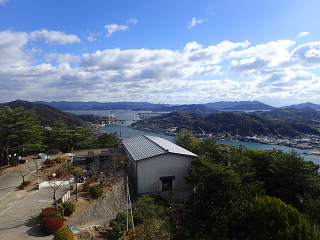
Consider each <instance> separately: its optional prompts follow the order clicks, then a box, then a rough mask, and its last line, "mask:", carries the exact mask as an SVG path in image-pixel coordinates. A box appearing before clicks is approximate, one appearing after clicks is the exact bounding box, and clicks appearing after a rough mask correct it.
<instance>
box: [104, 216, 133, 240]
mask: <svg viewBox="0 0 320 240" xmlns="http://www.w3.org/2000/svg"><path fill="white" fill-rule="evenodd" d="M109 226H110V227H111V228H112V233H113V236H114V237H115V238H116V239H118V238H120V237H121V236H122V235H123V234H124V233H125V230H126V227H127V216H126V213H125V212H118V214H117V216H116V220H113V221H111V222H110V225H109ZM128 227H129V228H131V227H132V222H131V216H130V215H129V216H128Z"/></svg>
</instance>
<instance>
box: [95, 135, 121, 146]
mask: <svg viewBox="0 0 320 240" xmlns="http://www.w3.org/2000/svg"><path fill="white" fill-rule="evenodd" d="M96 145H97V147H98V148H113V147H117V146H118V139H117V138H116V137H115V136H114V135H112V134H110V133H103V134H101V135H99V136H98V138H97V143H96Z"/></svg>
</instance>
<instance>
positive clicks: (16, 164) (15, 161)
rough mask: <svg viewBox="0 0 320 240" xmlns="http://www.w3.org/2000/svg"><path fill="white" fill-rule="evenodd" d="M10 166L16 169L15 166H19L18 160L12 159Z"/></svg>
mask: <svg viewBox="0 0 320 240" xmlns="http://www.w3.org/2000/svg"><path fill="white" fill-rule="evenodd" d="M9 163H10V166H12V167H14V166H18V165H19V163H18V162H17V160H16V159H13V158H10V160H9Z"/></svg>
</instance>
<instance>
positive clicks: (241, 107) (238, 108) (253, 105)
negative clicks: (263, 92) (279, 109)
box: [223, 103, 275, 111]
mask: <svg viewBox="0 0 320 240" xmlns="http://www.w3.org/2000/svg"><path fill="white" fill-rule="evenodd" d="M272 109H275V108H274V107H272V106H270V105H267V104H264V103H251V104H247V103H246V104H240V105H236V106H232V107H227V108H224V109H223V110H235V111H241V110H243V111H245V110H256V111H258V110H272Z"/></svg>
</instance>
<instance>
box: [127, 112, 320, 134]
mask: <svg viewBox="0 0 320 240" xmlns="http://www.w3.org/2000/svg"><path fill="white" fill-rule="evenodd" d="M139 124H142V125H143V124H144V125H148V126H158V127H159V128H172V127H177V132H179V130H180V129H183V128H185V129H189V130H192V131H193V132H199V133H200V128H201V129H203V130H204V131H205V132H210V133H222V132H227V133H229V132H230V131H231V133H232V135H236V134H237V133H238V134H239V135H242V136H249V135H255V134H261V135H266V134H270V133H272V134H276V135H278V134H280V135H284V136H292V137H293V136H297V135H300V134H301V133H312V134H317V135H318V134H320V132H319V131H318V130H317V129H316V128H313V127H310V126H309V125H307V124H305V123H295V122H289V121H285V120H276V119H267V118H265V117H262V116H257V115H253V114H247V113H233V112H217V113H213V114H209V115H203V114H195V113H186V112H183V113H178V112H175V113H169V114H165V115H162V116H158V117H153V118H149V119H147V120H141V121H138V122H136V123H134V124H133V125H136V126H137V125H139ZM133 127H134V126H133Z"/></svg>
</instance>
